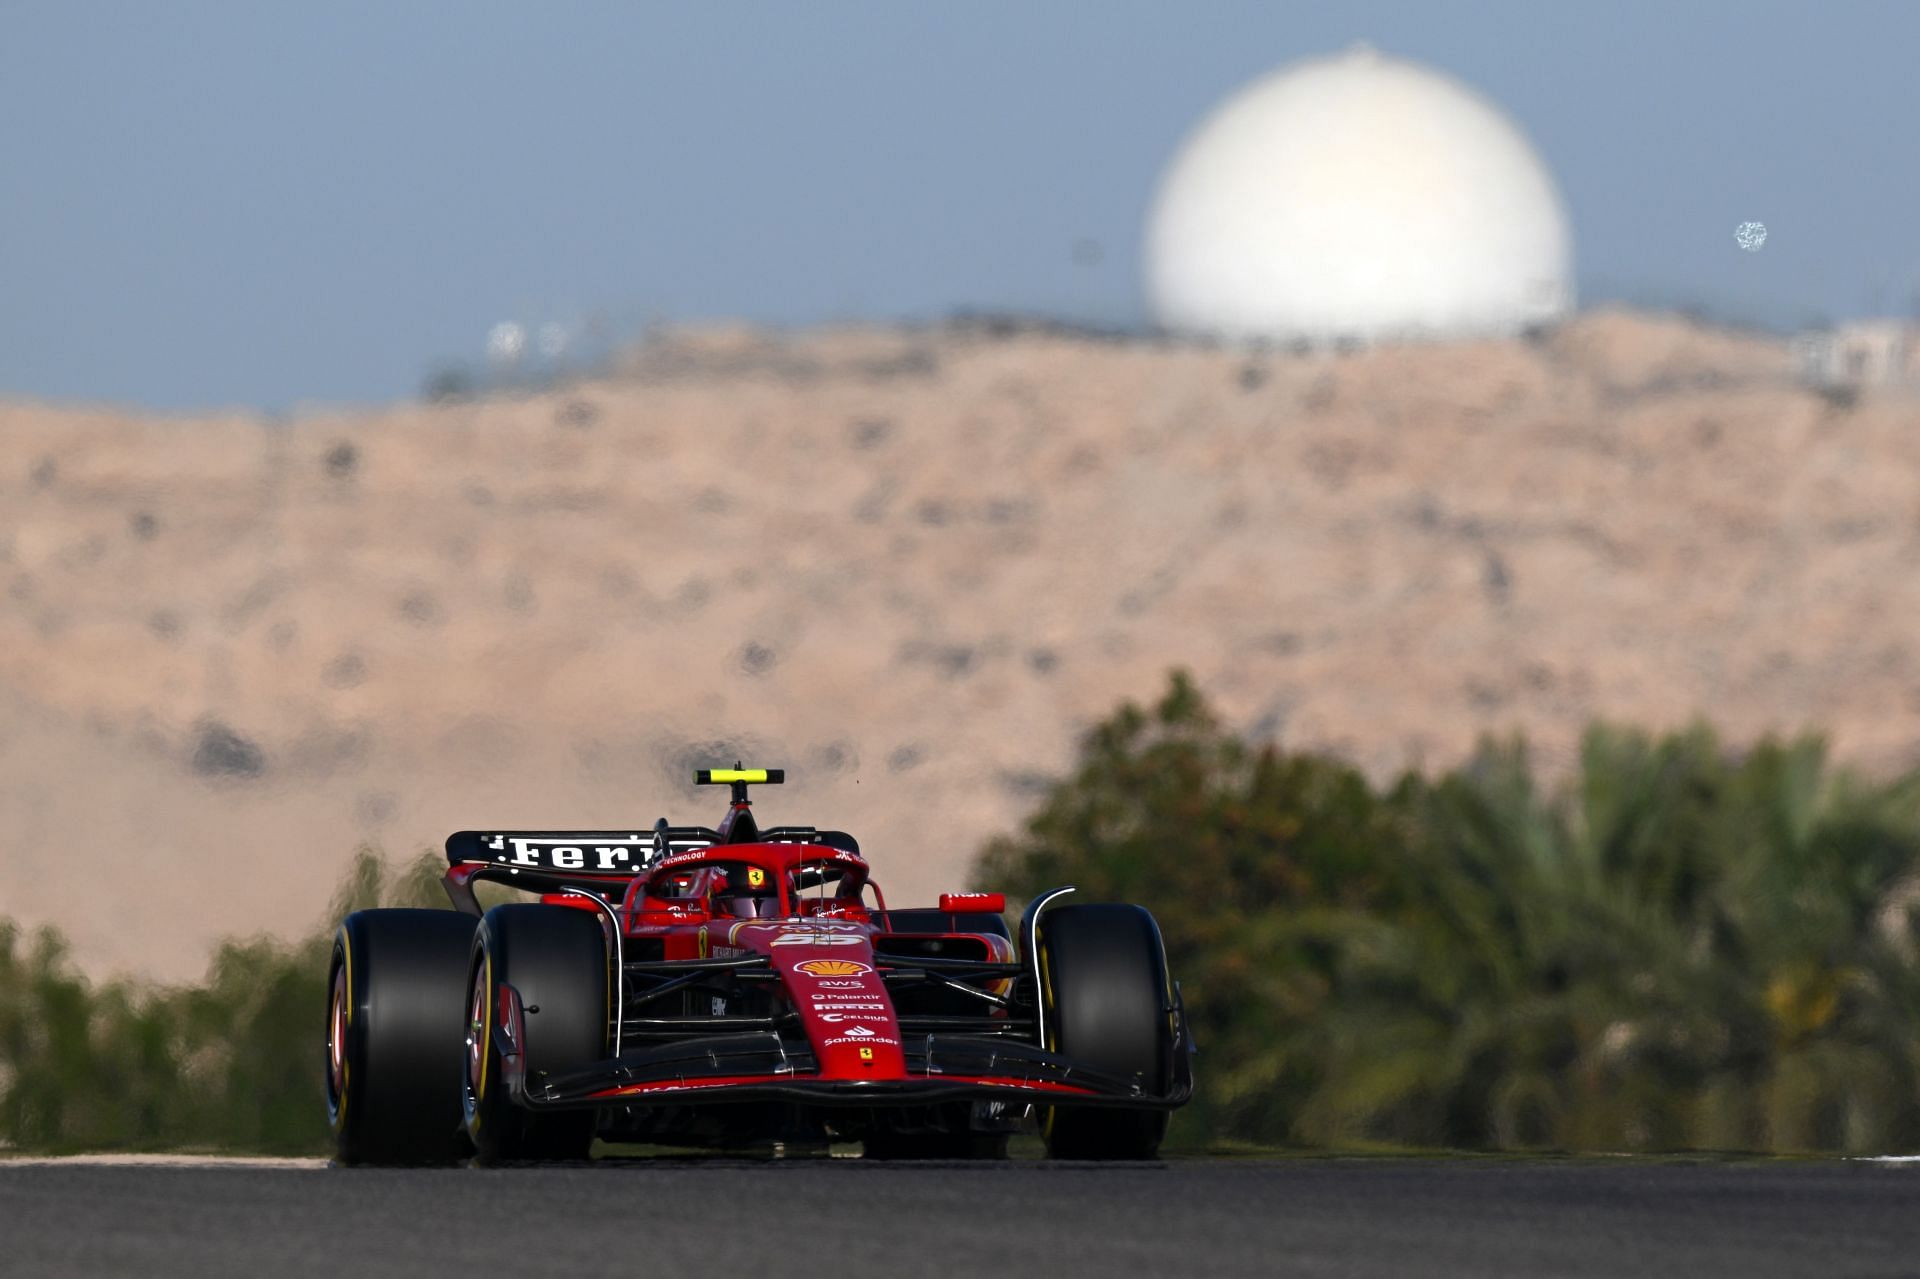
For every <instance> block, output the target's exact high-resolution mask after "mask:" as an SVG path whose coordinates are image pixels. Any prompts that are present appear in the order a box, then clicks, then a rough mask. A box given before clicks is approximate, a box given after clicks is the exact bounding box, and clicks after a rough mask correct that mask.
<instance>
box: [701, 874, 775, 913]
mask: <svg viewBox="0 0 1920 1279" xmlns="http://www.w3.org/2000/svg"><path fill="white" fill-rule="evenodd" d="M714 897H715V900H716V902H717V904H718V906H719V910H720V913H721V914H724V915H731V916H733V917H734V918H735V919H773V918H775V917H777V916H778V915H779V913H780V885H779V883H778V881H777V880H775V878H774V876H773V875H772V874H771V873H770V872H768V871H766V870H763V869H761V868H760V867H758V866H741V867H739V868H737V869H734V870H730V871H727V872H725V873H724V875H723V877H722V878H721V880H720V882H719V883H718V884H717V885H716V886H715V888H714Z"/></svg>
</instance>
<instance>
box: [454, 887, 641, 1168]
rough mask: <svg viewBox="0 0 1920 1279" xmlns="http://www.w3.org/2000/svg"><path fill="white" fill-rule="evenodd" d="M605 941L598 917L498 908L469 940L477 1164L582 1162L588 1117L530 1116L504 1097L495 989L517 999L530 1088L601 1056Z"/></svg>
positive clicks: (469, 1118) (471, 1116)
mask: <svg viewBox="0 0 1920 1279" xmlns="http://www.w3.org/2000/svg"><path fill="white" fill-rule="evenodd" d="M608 976H609V974H608V972H607V942H606V934H605V933H604V932H603V931H602V930H601V927H600V920H599V918H598V917H597V916H595V915H591V914H588V913H586V912H585V911H580V910H575V909H572V908H570V907H566V906H546V905H539V904H534V903H526V904H516V905H511V906H496V907H494V908H493V909H492V910H490V911H488V912H487V915H486V918H485V919H484V920H483V921H482V922H481V924H480V929H479V931H478V932H477V933H475V934H474V937H473V957H472V962H471V964H470V966H469V968H468V973H467V982H468V986H467V991H468V993H467V998H466V1003H465V1007H466V1009H467V1036H466V1041H467V1061H466V1065H467V1073H466V1084H465V1088H464V1090H463V1094H464V1109H465V1113H466V1129H467V1136H468V1137H469V1138H470V1139H471V1140H472V1142H473V1148H474V1154H475V1156H476V1158H477V1159H478V1160H479V1161H480V1162H481V1163H501V1162H511V1161H517V1160H533V1159H585V1158H586V1157H587V1150H588V1147H589V1146H591V1145H592V1144H593V1132H594V1122H595V1115H594V1112H593V1111H591V1110H565V1111H557V1112H552V1113H548V1114H544V1115H541V1114H535V1113H533V1112H532V1111H529V1110H527V1109H525V1108H524V1107H521V1106H519V1105H516V1104H515V1103H514V1101H513V1100H512V1098H510V1097H509V1096H508V1095H507V1088H506V1079H505V1076H504V1075H503V1074H502V1068H501V1058H500V1044H499V1036H498V1035H497V1034H496V1033H495V1031H496V1029H497V1023H498V1020H499V1011H500V989H501V987H502V986H503V985H510V986H512V987H513V988H514V990H515V991H516V992H518V994H519V996H520V1006H521V1009H522V1020H523V1022H524V1037H525V1043H524V1044H523V1046H522V1052H523V1056H524V1061H525V1064H526V1079H527V1081H528V1083H529V1084H532V1083H534V1082H535V1081H537V1080H538V1079H539V1077H540V1074H541V1072H555V1071H563V1070H573V1069H576V1068H579V1067H583V1066H591V1065H593V1064H594V1063H595V1062H597V1061H601V1060H603V1059H604V1058H606V1057H607V1055H608V1052H609V1045H608V1043H607V1028H608V1023H609V1021H610V1020H611V1012H610V1007H609V1005H608V1002H607V999H608V993H609V991H610V989H612V988H611V986H610V985H609V982H608Z"/></svg>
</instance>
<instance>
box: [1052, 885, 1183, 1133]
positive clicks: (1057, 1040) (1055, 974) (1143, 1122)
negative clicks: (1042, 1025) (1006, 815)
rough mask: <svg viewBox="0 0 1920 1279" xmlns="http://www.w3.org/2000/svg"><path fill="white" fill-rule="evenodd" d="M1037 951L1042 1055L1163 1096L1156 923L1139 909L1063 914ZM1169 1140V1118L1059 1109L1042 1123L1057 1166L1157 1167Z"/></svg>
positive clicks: (1164, 1011) (1161, 953)
mask: <svg viewBox="0 0 1920 1279" xmlns="http://www.w3.org/2000/svg"><path fill="white" fill-rule="evenodd" d="M1039 942H1040V973H1041V981H1042V990H1041V993H1040V997H1041V999H1042V1000H1043V1001H1045V1009H1046V1042H1045V1043H1044V1045H1043V1047H1045V1048H1046V1049H1047V1050H1048V1051H1050V1052H1056V1053H1059V1054H1061V1055H1062V1056H1064V1057H1066V1058H1068V1059H1069V1060H1071V1061H1074V1062H1076V1063H1083V1064H1085V1065H1086V1066H1087V1067H1088V1068H1090V1069H1093V1070H1098V1071H1101V1072H1103V1073H1106V1074H1112V1075H1118V1076H1120V1077H1122V1078H1131V1079H1137V1080H1138V1081H1139V1083H1140V1086H1141V1087H1142V1088H1143V1089H1145V1090H1146V1091H1147V1092H1148V1093H1149V1094H1152V1095H1154V1096H1164V1095H1165V1094H1166V1092H1167V1090H1168V1081H1169V1080H1170V1079H1171V1078H1172V1074H1173V1052H1174V1039H1173V1024H1172V1020H1171V1017H1170V1014H1169V1009H1170V1007H1171V1004H1172V998H1171V994H1170V992H1171V990H1172V986H1171V984H1170V982H1169V980H1168V977H1167V956H1166V949H1165V947H1164V946H1163V945H1162V943H1161V940H1160V928H1159V925H1157V924H1155V923H1154V922H1153V916H1152V915H1149V914H1148V913H1147V912H1146V911H1144V910H1142V909H1141V908H1140V907H1138V906H1120V905H1076V906H1056V907H1054V908H1053V909H1052V910H1049V911H1047V912H1046V913H1045V914H1043V915H1042V916H1041V917H1040V938H1039ZM1166 1132H1167V1112H1165V1111H1163V1110H1122V1109H1114V1108H1107V1107H1098V1106H1089V1107H1072V1106H1054V1107H1050V1108H1049V1109H1048V1110H1046V1111H1044V1112H1043V1113H1042V1115H1041V1135H1042V1136H1043V1137H1044V1138H1045V1140H1046V1143H1047V1154H1048V1155H1050V1156H1051V1157H1053V1158H1055V1159H1151V1158H1153V1157H1154V1156H1155V1155H1156V1154H1158V1153H1159V1150H1160V1141H1161V1139H1162V1138H1163V1137H1165V1136H1166Z"/></svg>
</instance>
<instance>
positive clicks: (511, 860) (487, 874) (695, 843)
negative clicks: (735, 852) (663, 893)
mask: <svg viewBox="0 0 1920 1279" xmlns="http://www.w3.org/2000/svg"><path fill="white" fill-rule="evenodd" d="M759 841H760V842H762V843H768V844H819V845H823V846H825V847H828V848H833V849H839V850H843V851H846V852H850V853H855V854H858V853H859V851H860V842H859V841H858V840H856V839H855V838H854V837H853V836H852V835H849V834H848V833H847V832H845V831H840V830H815V829H814V828H813V827H811V826H776V827H773V828H772V829H770V830H766V831H762V832H760V835H759ZM722 842H723V841H722V839H721V836H720V833H719V832H718V831H715V830H711V829H709V828H707V827H705V826H669V825H667V819H666V818H664V817H662V818H661V819H660V820H659V821H657V822H655V823H654V825H653V829H652V830H651V831H650V832H642V831H637V830H634V829H632V828H629V829H627V830H547V831H533V830H506V831H480V830H462V831H455V832H454V833H453V834H451V835H449V836H447V875H446V887H447V896H448V897H450V898H452V899H453V904H454V906H455V907H456V908H458V909H460V910H463V911H465V912H467V913H468V914H471V915H478V914H481V913H482V912H481V910H480V903H479V901H478V899H477V898H475V897H474V895H473V885H474V884H475V883H476V882H477V881H479V880H493V881H496V882H498V883H502V884H509V885H512V886H513V887H515V888H524V889H526V890H527V891H528V892H535V893H557V892H562V891H564V890H566V889H569V888H578V889H584V890H585V891H587V892H590V893H592V894H593V895H594V896H596V897H600V898H602V899H607V898H614V899H617V898H618V897H619V896H620V895H621V894H622V893H624V892H625V891H626V886H627V885H628V884H629V883H630V882H632V881H633V880H634V879H637V878H639V877H640V876H642V875H645V874H646V873H647V872H648V871H649V870H651V869H652V868H653V866H654V864H655V863H656V862H659V861H660V860H662V859H663V858H667V857H671V856H674V855H675V854H678V853H688V852H692V851H694V850H696V849H701V848H711V847H713V846H715V845H718V844H720V843H722Z"/></svg>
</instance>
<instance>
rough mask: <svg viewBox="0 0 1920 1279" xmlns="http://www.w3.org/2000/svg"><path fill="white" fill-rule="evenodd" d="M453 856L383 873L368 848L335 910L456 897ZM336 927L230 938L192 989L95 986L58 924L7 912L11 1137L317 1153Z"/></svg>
mask: <svg viewBox="0 0 1920 1279" xmlns="http://www.w3.org/2000/svg"><path fill="white" fill-rule="evenodd" d="M444 865H445V862H444V861H442V860H441V859H440V858H439V857H438V856H437V855H436V854H433V853H423V854H422V855H421V856H420V857H419V858H418V859H416V860H415V861H414V862H413V863H412V864H411V865H410V866H409V867H407V868H406V869H405V871H404V872H402V873H401V874H399V875H397V876H395V875H390V874H388V873H387V871H386V869H385V868H384V867H383V865H382V863H381V861H380V859H379V858H377V857H375V856H374V855H373V854H371V853H369V852H364V851H363V852H362V853H361V854H360V855H359V856H358V857H357V858H356V859H355V861H354V866H353V870H352V872H351V873H350V874H349V875H348V877H347V882H346V883H345V885H343V886H342V888H341V890H340V892H339V894H338V895H337V896H336V897H335V899H334V901H333V904H332V908H331V911H330V913H329V915H328V919H329V921H332V920H338V919H339V918H340V917H341V916H342V915H345V914H346V913H347V912H348V911H352V910H358V909H361V908H362V907H366V906H374V905H387V906H445V905H446V904H447V899H446V894H445V893H444V892H443V891H442V890H441V888H440V882H439V872H440V869H441V868H442V867H444ZM332 942H333V932H332V927H331V923H329V924H328V925H327V926H326V927H325V928H324V930H322V931H318V932H315V933H314V934H313V935H311V936H310V937H308V938H307V939H306V940H305V941H301V942H297V943H288V942H279V941H272V940H268V939H265V938H257V939H253V940H248V941H230V942H228V943H226V944H225V945H223V946H221V947H220V950H219V953H218V954H216V955H215V956H214V959H213V963H212V965H211V966H210V968H209V970H208V973H207V978H206V981H205V982H204V983H203V984H201V985H199V986H191V987H144V986H138V985H133V984H129V983H127V982H111V983H108V984H106V985H104V986H98V987H96V986H92V985H90V984H89V983H88V982H87V981H86V980H85V979H83V978H82V977H80V976H79V975H78V974H77V973H76V972H75V970H74V968H73V966H72V964H71V963H70V962H69V960H68V958H67V954H66V950H65V946H64V944H63V943H62V942H61V940H60V938H59V937H58V936H57V935H56V934H54V933H53V932H51V931H42V932H41V933H40V934H39V935H38V936H36V937H34V938H33V939H31V940H30V941H29V940H28V939H26V938H23V937H22V936H21V935H20V933H19V930H18V929H16V928H15V927H13V926H12V925H10V924H5V923H0V1145H6V1146H13V1147H16V1148H19V1149H28V1150H49V1151H67V1150H160V1149H167V1150H178V1149H193V1150H246V1151H257V1152H260V1153H265V1154H317V1153H320V1152H321V1151H322V1150H324V1149H325V1147H326V1136H327V1133H326V1116H325V1110H324V1107H323V1104H322V1102H321V1099H320V1091H319V1089H320V1070H321V1053H322V1039H321V1028H322V1026H323V1025H324V1024H325V1017H326V1006H325V1004H326V992H325V991H324V990H323V989H322V987H323V986H324V985H325V979H326V964H327V953H328V948H329V947H330V946H331V945H332Z"/></svg>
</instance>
